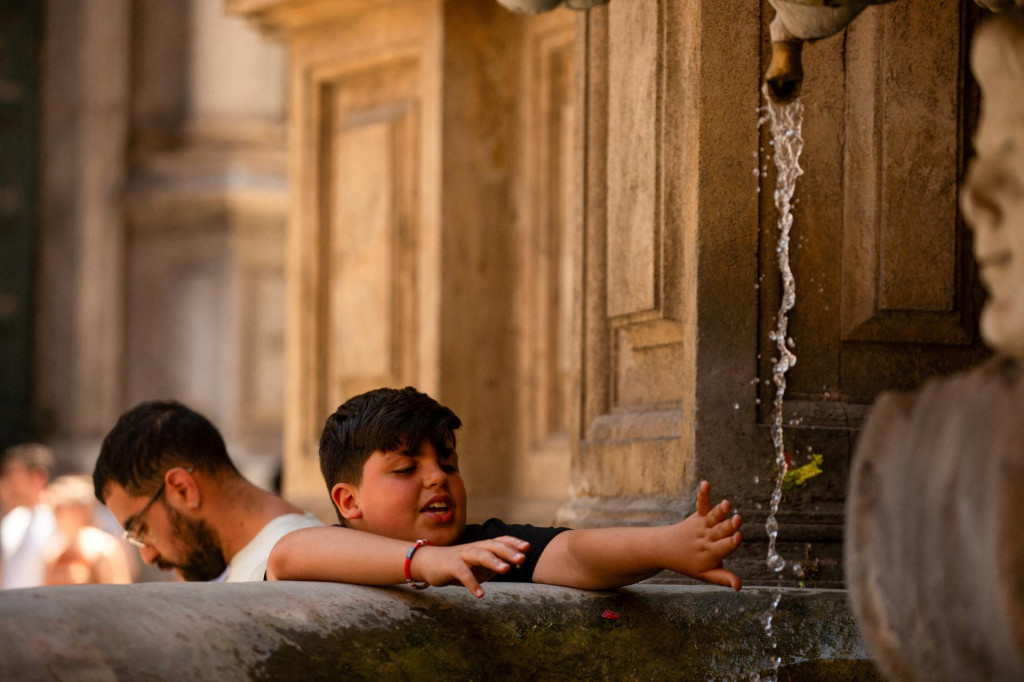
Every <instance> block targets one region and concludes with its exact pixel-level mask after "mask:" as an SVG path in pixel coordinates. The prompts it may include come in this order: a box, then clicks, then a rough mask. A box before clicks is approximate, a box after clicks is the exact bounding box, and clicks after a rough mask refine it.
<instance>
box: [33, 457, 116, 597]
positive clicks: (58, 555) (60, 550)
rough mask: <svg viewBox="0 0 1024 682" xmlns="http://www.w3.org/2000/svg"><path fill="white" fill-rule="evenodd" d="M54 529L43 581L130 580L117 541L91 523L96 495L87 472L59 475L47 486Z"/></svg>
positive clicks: (50, 583)
mask: <svg viewBox="0 0 1024 682" xmlns="http://www.w3.org/2000/svg"><path fill="white" fill-rule="evenodd" d="M47 496H48V498H49V501H50V505H51V506H52V508H53V515H54V519H55V520H56V526H57V533H56V535H55V536H54V538H53V541H52V542H51V543H50V546H49V548H48V551H47V560H46V572H45V584H47V585H89V584H97V583H130V582H132V576H131V570H130V567H129V563H128V557H127V555H126V553H125V549H124V547H123V546H122V544H121V541H120V540H118V539H117V538H116V537H114V536H113V535H111V534H110V533H107V532H106V531H103V530H100V529H99V528H97V527H95V526H94V525H92V523H93V512H94V510H95V507H96V499H95V497H94V496H93V489H92V478H91V477H89V476H61V477H60V478H57V479H55V480H54V481H53V483H51V484H50V487H49V488H47Z"/></svg>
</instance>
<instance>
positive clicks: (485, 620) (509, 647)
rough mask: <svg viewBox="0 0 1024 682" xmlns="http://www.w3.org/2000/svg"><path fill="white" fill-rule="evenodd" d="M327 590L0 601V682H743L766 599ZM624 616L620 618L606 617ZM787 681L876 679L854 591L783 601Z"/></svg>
mask: <svg viewBox="0 0 1024 682" xmlns="http://www.w3.org/2000/svg"><path fill="white" fill-rule="evenodd" d="M487 590H488V594H487V596H486V597H484V598H483V599H479V600H477V599H474V598H473V597H472V596H470V595H469V594H468V593H467V592H465V591H464V590H462V589H461V588H460V589H455V588H444V589H432V590H428V591H425V592H413V591H411V590H409V589H407V588H404V587H401V588H392V589H380V588H368V587H356V586H349V585H336V584H327V583H272V584H237V585H234V584H232V585H200V584H191V585H182V584H151V585H134V586H104V587H90V588H74V587H72V588H50V589H34V590H14V591H8V592H4V593H0V679H5V680H70V679H74V680H114V679H131V680H140V679H145V680H180V679H189V680H218V681H222V680H249V679H328V678H329V679H340V678H344V679H375V680H377V679H404V680H408V679H416V680H419V679H446V680H453V679H455V680H472V679H476V680H480V679H498V678H502V677H503V678H506V679H683V680H710V679H716V680H717V679H726V680H733V679H746V678H747V677H748V676H749V674H750V673H752V672H755V671H760V670H762V669H763V668H765V667H767V652H766V650H765V649H766V639H765V636H764V633H763V630H762V626H761V623H760V616H761V614H762V613H763V611H764V610H765V608H766V607H767V606H768V602H769V600H770V599H771V592H770V591H767V590H744V591H742V592H740V593H738V594H737V593H733V592H731V591H729V590H724V589H720V588H709V587H661V586H638V587H633V588H629V589H624V590H621V591H616V592H607V593H603V592H584V591H578V590H570V589H564V588H556V587H548V586H538V585H490V586H488V588H487ZM606 611H613V612H615V613H616V614H618V617H617V618H609V617H608V616H610V615H612V614H608V613H606ZM775 628H776V632H777V633H778V637H779V642H780V647H779V654H780V655H781V656H782V670H781V674H780V679H782V680H817V679H829V680H840V681H841V680H858V681H863V680H868V681H870V680H880V679H882V678H881V677H879V675H878V673H877V671H876V670H875V668H874V666H873V664H872V663H871V661H870V660H868V659H867V657H866V654H865V650H864V648H863V646H862V645H861V642H860V641H859V638H858V636H857V633H856V629H855V626H854V622H853V619H852V616H851V615H850V613H849V611H848V609H847V606H846V597H845V592H842V591H832V590H822V591H812V590H793V591H787V592H786V595H785V597H784V598H783V600H782V604H781V606H780V610H779V612H778V614H777V615H776V617H775Z"/></svg>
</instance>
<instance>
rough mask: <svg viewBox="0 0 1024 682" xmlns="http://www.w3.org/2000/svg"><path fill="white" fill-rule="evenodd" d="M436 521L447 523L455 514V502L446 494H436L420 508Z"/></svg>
mask: <svg viewBox="0 0 1024 682" xmlns="http://www.w3.org/2000/svg"><path fill="white" fill-rule="evenodd" d="M420 512H421V513H423V514H427V515H428V516H430V517H431V519H432V520H433V521H434V522H436V523H448V522H449V521H451V520H452V518H453V517H454V516H455V503H454V502H453V501H452V498H450V497H448V496H447V495H436V496H434V497H432V498H430V501H429V502H427V504H426V505H425V506H424V507H423V509H421V510H420Z"/></svg>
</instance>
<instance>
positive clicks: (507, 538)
mask: <svg viewBox="0 0 1024 682" xmlns="http://www.w3.org/2000/svg"><path fill="white" fill-rule="evenodd" d="M491 542H500V543H502V544H504V545H508V546H509V547H515V548H516V549H517V550H519V551H520V552H525V551H526V550H528V549H530V543H529V542H527V541H526V540H520V539H519V538H515V537H512V536H511V535H502V536H501V537H498V538H494V539H493V540H491Z"/></svg>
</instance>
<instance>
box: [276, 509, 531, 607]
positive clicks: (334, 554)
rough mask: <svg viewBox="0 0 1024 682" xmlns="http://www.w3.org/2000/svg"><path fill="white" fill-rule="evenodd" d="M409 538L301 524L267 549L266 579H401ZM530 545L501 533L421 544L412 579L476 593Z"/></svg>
mask: <svg viewBox="0 0 1024 682" xmlns="http://www.w3.org/2000/svg"><path fill="white" fill-rule="evenodd" d="M411 545H412V543H410V542H408V541H407V540H395V539H394V538H387V537H383V536H381V535H374V534H372V533H365V532H363V531H359V530H355V529H353V528H340V527H337V526H322V527H316V528H302V529H300V530H296V531H292V532H291V533H289V534H287V535H285V536H284V537H282V538H281V539H280V540H278V542H277V544H276V545H274V549H273V550H271V552H270V558H269V559H268V561H267V579H268V580H314V581H324V582H340V583H351V584H355V585H394V584H396V583H402V582H405V555H406V553H407V552H408V551H409V547H410V546H411ZM528 547H529V543H526V542H524V541H522V540H519V539H517V538H513V537H510V536H504V537H500V538H495V539H493V540H483V541H481V542H473V543H470V544H467V545H455V546H453V547H434V546H432V545H428V546H424V547H420V548H419V549H418V550H416V552H415V553H414V554H413V558H412V561H411V562H410V566H409V569H410V573H411V575H412V578H413V580H416V581H417V582H426V583H428V584H430V585H451V584H461V585H464V586H465V587H466V588H467V589H468V590H469V591H470V592H472V593H473V594H474V595H476V596H478V597H482V596H483V594H484V591H483V589H482V588H481V587H480V583H481V582H483V581H485V580H487V579H488V578H490V577H491V576H493V575H494V574H495V573H506V572H508V570H509V569H510V567H511V564H517V565H518V564H521V563H522V562H523V560H524V559H525V558H526V557H525V555H524V554H523V553H522V552H523V551H525V550H526V549H527V548H528Z"/></svg>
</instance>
